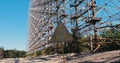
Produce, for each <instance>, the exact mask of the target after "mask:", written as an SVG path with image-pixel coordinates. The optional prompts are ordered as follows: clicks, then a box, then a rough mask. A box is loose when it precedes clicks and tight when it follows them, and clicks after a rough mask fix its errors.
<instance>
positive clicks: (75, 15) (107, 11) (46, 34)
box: [28, 0, 120, 53]
mask: <svg viewBox="0 0 120 63" xmlns="http://www.w3.org/2000/svg"><path fill="white" fill-rule="evenodd" d="M112 6H113V7H112ZM119 10H120V3H119V0H115V1H114V0H105V1H102V0H30V6H29V21H28V22H29V38H28V39H29V40H28V41H29V43H28V48H29V51H28V52H29V53H32V52H34V51H38V50H42V49H44V48H46V47H49V46H50V45H49V44H48V41H49V40H50V39H51V36H52V35H53V33H54V30H55V28H56V26H57V22H58V21H62V22H63V23H64V24H65V26H66V27H67V29H68V30H69V31H70V32H71V30H72V31H75V33H73V34H75V35H76V34H77V35H76V36H77V37H79V36H80V35H87V36H88V35H89V36H91V35H94V37H93V39H92V40H94V39H95V41H97V39H98V38H97V33H98V31H101V29H103V28H108V27H112V28H114V27H115V28H116V27H119V26H120V21H119V20H120V17H119V16H120V14H119V12H120V11H119ZM113 11H115V12H113ZM115 21H116V23H117V24H116V23H114V22H115ZM79 34H80V35H79Z"/></svg>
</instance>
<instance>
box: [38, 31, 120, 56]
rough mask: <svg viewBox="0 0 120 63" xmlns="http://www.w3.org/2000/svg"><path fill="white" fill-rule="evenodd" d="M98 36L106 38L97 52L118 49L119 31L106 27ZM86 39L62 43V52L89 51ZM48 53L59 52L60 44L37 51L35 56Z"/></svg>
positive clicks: (119, 47)
mask: <svg viewBox="0 0 120 63" xmlns="http://www.w3.org/2000/svg"><path fill="white" fill-rule="evenodd" d="M74 38H75V37H74ZM98 38H106V40H105V41H101V42H103V44H102V45H101V47H100V48H99V49H98V50H97V52H101V51H110V50H118V49H120V32H119V31H117V30H113V29H106V30H104V29H103V31H102V32H101V33H100V34H99V35H98ZM87 41H88V36H86V37H84V36H82V37H78V38H75V40H74V41H73V42H68V43H64V45H63V48H64V53H87V52H91V51H90V42H87ZM104 42H106V43H104ZM43 53H44V55H49V54H56V53H58V54H61V53H62V50H61V46H60V45H56V46H51V47H49V48H46V49H44V50H42V51H37V56H38V55H39V56H40V55H43Z"/></svg>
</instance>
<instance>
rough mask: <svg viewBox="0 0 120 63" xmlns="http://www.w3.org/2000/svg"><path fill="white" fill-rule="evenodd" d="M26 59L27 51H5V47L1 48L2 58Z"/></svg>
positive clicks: (0, 56) (0, 55) (0, 54)
mask: <svg viewBox="0 0 120 63" xmlns="http://www.w3.org/2000/svg"><path fill="white" fill-rule="evenodd" d="M18 57H26V51H20V50H16V49H12V50H4V48H3V47H1V48H0V58H18Z"/></svg>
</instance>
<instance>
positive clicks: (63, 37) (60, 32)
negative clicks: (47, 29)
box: [50, 21, 73, 43]
mask: <svg viewBox="0 0 120 63" xmlns="http://www.w3.org/2000/svg"><path fill="white" fill-rule="evenodd" d="M72 40H73V37H72V35H71V34H70V33H69V32H68V30H67V28H66V27H65V25H64V24H63V23H62V22H61V21H60V22H58V24H57V28H56V30H55V31H54V35H53V36H52V38H51V40H50V43H58V42H71V41H72Z"/></svg>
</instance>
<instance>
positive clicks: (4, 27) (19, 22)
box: [0, 0, 29, 50]
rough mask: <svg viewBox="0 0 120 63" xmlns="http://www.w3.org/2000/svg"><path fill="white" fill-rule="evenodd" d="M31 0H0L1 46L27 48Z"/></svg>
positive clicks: (5, 47)
mask: <svg viewBox="0 0 120 63" xmlns="http://www.w3.org/2000/svg"><path fill="white" fill-rule="evenodd" d="M28 6H29V0H1V1H0V46H2V47H4V49H14V48H15V49H18V50H27V48H26V47H27V46H26V45H27V20H28Z"/></svg>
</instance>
